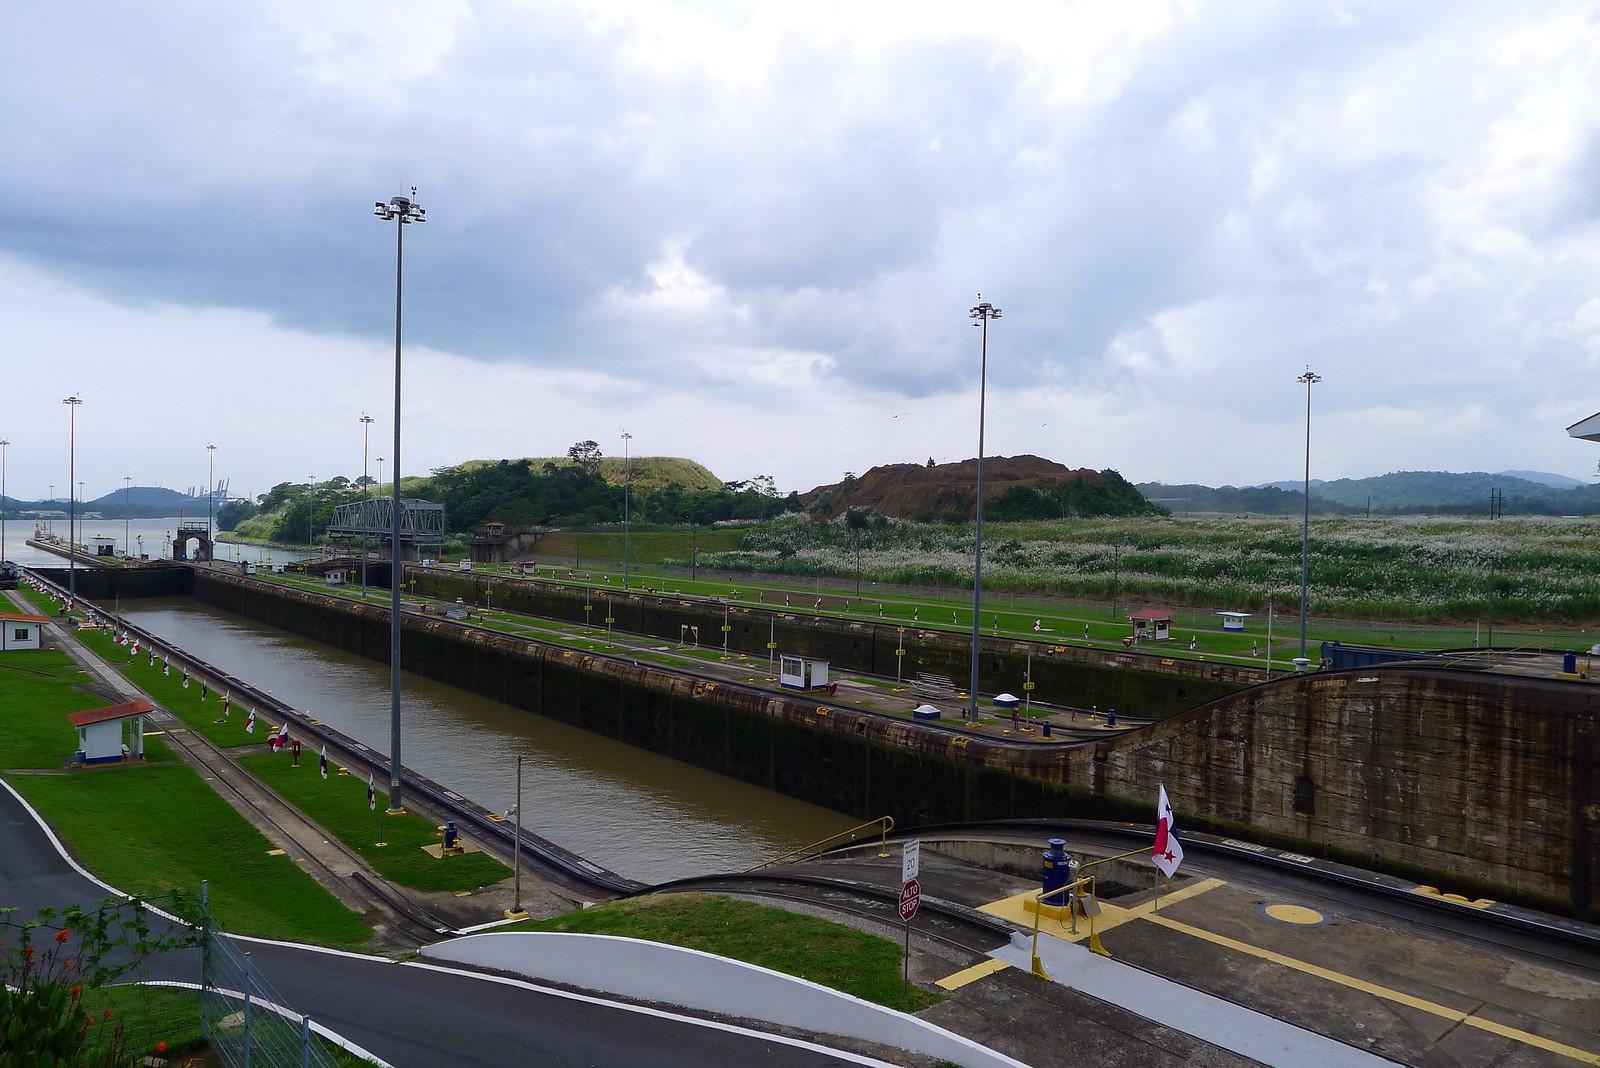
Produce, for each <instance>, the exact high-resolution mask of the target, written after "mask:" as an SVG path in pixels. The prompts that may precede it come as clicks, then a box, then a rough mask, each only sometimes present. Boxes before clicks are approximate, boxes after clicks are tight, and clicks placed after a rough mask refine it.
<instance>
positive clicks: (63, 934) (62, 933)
mask: <svg viewBox="0 0 1600 1068" xmlns="http://www.w3.org/2000/svg"><path fill="white" fill-rule="evenodd" d="M71 937H72V932H71V931H69V930H67V929H66V928H65V927H63V928H61V930H59V931H57V932H56V944H57V945H60V944H61V943H62V942H65V941H66V940H67V939H69V938H71Z"/></svg>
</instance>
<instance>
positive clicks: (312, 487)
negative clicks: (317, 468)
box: [306, 475, 317, 550]
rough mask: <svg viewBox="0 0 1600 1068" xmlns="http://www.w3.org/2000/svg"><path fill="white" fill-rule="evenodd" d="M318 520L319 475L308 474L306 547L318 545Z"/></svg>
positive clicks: (311, 547)
mask: <svg viewBox="0 0 1600 1068" xmlns="http://www.w3.org/2000/svg"><path fill="white" fill-rule="evenodd" d="M316 522H317V476H316V475H307V476H306V548H307V549H308V550H309V549H314V548H315V547H316V544H317V542H316V534H315V533H314V532H313V527H314V526H315V524H316Z"/></svg>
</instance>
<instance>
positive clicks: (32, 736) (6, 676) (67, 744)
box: [0, 649, 111, 768]
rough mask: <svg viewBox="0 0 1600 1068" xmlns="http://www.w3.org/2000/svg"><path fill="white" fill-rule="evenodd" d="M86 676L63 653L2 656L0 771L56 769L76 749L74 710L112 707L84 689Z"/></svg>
mask: <svg viewBox="0 0 1600 1068" xmlns="http://www.w3.org/2000/svg"><path fill="white" fill-rule="evenodd" d="M88 681H89V673H88V672H86V671H84V670H83V669H82V668H80V667H78V665H77V664H76V663H75V662H74V661H73V659H72V658H71V657H70V656H68V655H67V654H66V653H64V652H61V651H60V650H57V649H39V650H36V651H23V652H15V653H7V654H6V655H5V657H4V658H0V708H3V709H5V710H6V714H5V724H4V729H3V731H0V767H3V768H59V767H62V766H63V764H64V763H65V762H66V761H69V760H71V758H72V754H73V752H74V751H75V750H76V749H77V748H78V731H77V729H76V728H75V727H73V726H72V724H70V723H68V722H67V716H68V714H70V713H73V712H82V711H83V710H84V709H88V708H100V707H101V706H103V705H107V704H110V703H111V702H109V701H107V700H106V699H105V698H103V697H101V696H99V695H98V694H93V693H90V692H89V691H88V690H85V689H83V688H82V685H83V683H85V682H88Z"/></svg>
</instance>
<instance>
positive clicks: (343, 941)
mask: <svg viewBox="0 0 1600 1068" xmlns="http://www.w3.org/2000/svg"><path fill="white" fill-rule="evenodd" d="M8 781H9V782H10V783H11V785H12V786H14V787H16V789H17V791H18V792H19V793H21V794H22V795H23V796H24V797H26V798H27V799H28V801H29V803H30V804H32V805H33V806H34V807H35V808H37V809H38V810H39V812H40V813H41V814H42V815H43V816H44V818H45V819H46V820H47V821H49V823H50V825H51V826H52V827H54V828H55V829H56V830H57V832H58V833H59V834H61V836H62V837H63V838H64V839H65V840H66V841H67V842H68V843H69V844H70V846H71V848H72V851H73V852H74V854H76V856H77V857H78V859H79V860H80V861H81V862H82V863H83V864H84V866H85V867H87V868H89V869H90V870H91V871H93V872H94V873H95V874H96V875H98V876H100V877H101V878H102V879H104V880H106V881H107V882H109V883H110V884H111V885H113V886H115V887H118V888H119V889H121V890H125V891H127V892H128V893H132V894H137V895H140V896H143V897H154V896H158V895H160V894H163V893H165V892H167V891H168V890H172V889H175V888H176V889H183V890H187V891H190V892H198V889H199V886H200V883H201V880H208V881H209V890H210V904H211V911H212V913H213V914H214V915H215V916H216V917H217V918H218V919H219V920H220V921H221V923H222V924H223V926H224V927H226V928H228V929H229V930H231V931H237V932H241V933H249V934H257V935H263V936H265V937H268V938H292V939H296V940H300V941H307V942H316V943H320V944H323V945H336V946H351V947H354V946H360V945H361V944H363V943H365V942H366V941H367V940H368V938H370V936H371V934H372V932H371V931H370V930H369V929H368V928H367V926H366V924H364V923H363V922H362V920H361V918H360V917H359V916H357V915H356V914H355V913H353V912H351V911H350V910H349V909H347V908H345V907H344V906H343V905H342V904H340V903H339V901H338V900H337V899H335V898H334V897H333V896H332V895H331V894H329V893H328V892H327V891H325V890H323V889H322V887H320V886H319V885H317V883H316V881H315V880H314V879H312V878H311V876H309V875H307V874H306V873H305V872H303V871H301V870H300V868H299V866H298V865H296V864H295V862H294V860H293V859H292V858H291V857H289V856H288V855H280V856H269V855H268V854H269V853H270V852H271V851H272V850H273V846H272V843H270V842H268V841H267V839H266V838H264V837H263V836H262V834H261V832H260V831H258V830H256V829H255V828H254V827H253V826H251V825H250V823H249V822H248V821H246V820H245V818H244V817H243V816H241V815H239V814H238V813H237V812H235V811H234V810H233V809H232V808H231V807H229V805H228V804H227V802H225V801H223V800H222V798H220V797H219V796H217V793H216V791H214V790H213V789H212V788H211V786H210V785H209V784H207V783H206V782H205V781H203V780H202V779H201V778H200V776H198V775H196V774H195V773H194V772H193V771H192V770H190V769H189V768H187V767H184V766H179V765H149V764H147V765H144V766H139V767H128V768H100V769H93V770H85V771H79V772H75V773H73V774H70V775H13V776H10V777H9V778H8Z"/></svg>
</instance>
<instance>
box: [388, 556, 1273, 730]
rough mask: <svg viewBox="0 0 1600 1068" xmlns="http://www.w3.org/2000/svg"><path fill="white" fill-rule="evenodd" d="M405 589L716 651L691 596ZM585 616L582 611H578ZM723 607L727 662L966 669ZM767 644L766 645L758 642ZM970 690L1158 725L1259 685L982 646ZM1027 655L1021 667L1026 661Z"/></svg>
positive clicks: (1097, 658)
mask: <svg viewBox="0 0 1600 1068" xmlns="http://www.w3.org/2000/svg"><path fill="white" fill-rule="evenodd" d="M406 580H407V581H408V582H413V581H414V582H415V583H416V585H415V592H417V593H420V594H426V595H427V596H432V597H442V598H444V599H446V600H454V599H455V598H457V597H459V598H461V599H462V601H463V602H465V603H466V604H469V605H472V604H493V605H495V606H496V607H499V608H504V609H507V610H509V611H514V612H527V613H530V614H533V615H541V616H547V617H550V618H553V619H565V620H569V621H571V622H575V623H583V622H585V621H586V618H587V621H589V622H592V623H593V624H595V625H596V626H601V625H603V621H604V619H605V618H606V616H607V615H610V616H612V617H613V618H615V619H616V620H617V622H616V626H617V627H618V628H620V629H622V630H627V631H632V632H635V633H639V634H649V635H652V636H654V637H657V638H661V639H664V640H667V641H671V642H674V643H676V642H677V641H678V639H679V636H680V633H681V628H682V627H683V626H697V627H699V628H700V644H701V645H705V646H720V645H721V644H722V630H721V627H722V621H723V618H724V617H723V611H722V607H721V606H720V605H719V604H717V603H716V602H714V601H709V600H706V599H703V598H694V599H691V598H682V597H676V596H673V595H672V594H663V593H656V594H647V593H641V592H638V591H637V590H636V591H634V592H633V593H630V594H629V595H627V596H624V595H622V594H621V593H620V592H619V593H612V594H604V593H593V594H591V595H590V596H588V597H586V596H585V595H584V593H583V592H582V591H578V590H574V589H573V588H572V587H570V586H562V585H557V584H554V583H541V582H530V581H525V580H523V581H512V582H508V581H505V580H503V579H498V578H494V577H490V576H484V575H470V574H462V573H460V572H450V571H445V570H443V569H442V568H422V567H408V568H407V569H406ZM585 604H589V605H591V606H592V610H591V611H590V612H589V613H587V614H586V613H585V612H584V610H583V606H584V605H585ZM771 611H773V612H779V613H780V614H779V615H778V616H777V617H776V618H774V617H773V616H771V615H770V614H769V612H768V610H766V609H759V608H758V609H750V608H747V607H742V606H730V607H729V610H728V614H727V619H728V625H729V626H730V627H731V628H732V630H731V631H730V633H729V635H728V647H729V648H730V649H731V650H733V651H734V652H736V653H745V654H746V655H748V656H751V657H762V658H765V656H766V655H767V642H768V641H769V640H771V641H774V642H776V643H777V645H778V648H779V650H781V651H782V652H784V653H787V654H789V655H793V656H810V657H816V658H818V659H822V660H827V661H828V662H829V663H831V664H834V665H836V666H837V667H840V668H843V669H845V670H848V671H863V672H867V673H868V674H872V675H883V676H887V677H891V678H892V677H893V676H894V674H895V660H896V659H897V658H896V656H895V650H896V649H897V648H899V647H900V643H901V641H902V640H903V641H904V643H905V644H904V648H905V650H906V655H905V657H904V663H903V664H902V665H901V671H902V674H903V675H904V677H906V678H907V679H911V678H915V677H916V675H917V674H918V673H920V672H925V673H928V674H932V675H941V676H944V677H946V678H948V679H950V680H951V681H953V682H955V683H956V684H957V686H958V687H960V688H962V689H965V687H966V683H967V681H968V678H969V673H970V671H971V662H970V656H971V650H972V641H971V636H970V633H961V632H956V631H941V630H922V629H920V628H918V627H914V626H907V627H906V630H905V633H904V635H901V634H899V633H897V631H896V626H897V624H895V623H893V622H890V621H885V622H882V623H874V622H863V621H858V620H845V619H840V618H838V617H837V616H828V615H812V614H810V613H804V612H802V613H795V612H784V611H782V610H781V606H778V605H773V606H772V608H771ZM769 636H770V638H769ZM980 649H981V655H980V657H979V664H978V688H979V690H980V691H983V692H987V693H999V692H1001V691H1003V690H1009V691H1011V692H1013V693H1021V692H1022V684H1023V682H1024V681H1025V679H1027V678H1028V677H1029V672H1030V671H1031V677H1032V679H1033V681H1034V683H1035V684H1036V687H1037V688H1036V690H1035V691H1034V695H1035V697H1036V698H1037V699H1039V700H1045V701H1049V702H1051V703H1052V704H1059V705H1077V706H1079V707H1081V708H1090V707H1093V706H1099V707H1100V708H1101V709H1102V710H1105V709H1108V708H1115V709H1117V710H1118V711H1119V712H1121V713H1123V714H1124V715H1134V716H1148V717H1152V718H1161V717H1164V716H1170V715H1175V714H1177V713H1179V712H1182V711H1184V710H1185V709H1189V708H1193V707H1194V706H1195V705H1198V704H1202V703H1204V702H1206V701H1211V700H1215V699H1216V698H1218V697H1222V696H1224V695H1225V694H1229V693H1233V692H1235V691H1237V690H1239V689H1240V688H1242V687H1244V686H1248V685H1252V684H1254V683H1258V682H1263V681H1265V680H1266V677H1267V676H1266V672H1265V671H1264V670H1263V669H1261V668H1254V667H1241V666H1234V665H1226V664H1211V663H1207V662H1205V661H1198V660H1189V659H1176V658H1166V657H1162V656H1161V655H1160V654H1146V653H1137V652H1135V653H1121V652H1119V653H1115V654H1107V653H1105V652H1104V651H1102V650H1091V649H1086V648H1084V647H1082V646H1072V645H1059V646H1051V645H1039V644H1036V643H1029V642H1019V641H1014V640H1012V639H1002V638H996V637H992V636H984V637H983V638H982V642H981V645H980ZM1030 650H1031V651H1032V654H1033V655H1032V658H1031V662H1030V659H1029V655H1028V654H1029V651H1030Z"/></svg>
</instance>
